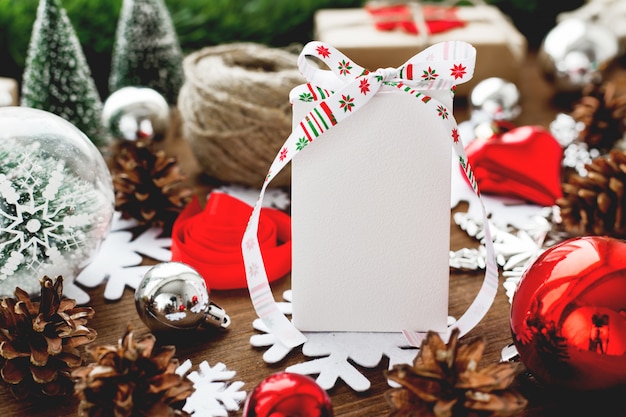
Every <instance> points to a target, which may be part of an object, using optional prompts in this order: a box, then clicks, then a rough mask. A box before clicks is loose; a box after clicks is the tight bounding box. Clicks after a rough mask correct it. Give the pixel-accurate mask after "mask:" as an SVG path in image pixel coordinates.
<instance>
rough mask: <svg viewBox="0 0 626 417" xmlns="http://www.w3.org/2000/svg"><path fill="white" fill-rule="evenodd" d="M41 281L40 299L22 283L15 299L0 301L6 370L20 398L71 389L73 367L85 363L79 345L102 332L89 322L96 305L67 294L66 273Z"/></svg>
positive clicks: (0, 352)
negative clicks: (78, 303) (81, 302)
mask: <svg viewBox="0 0 626 417" xmlns="http://www.w3.org/2000/svg"><path fill="white" fill-rule="evenodd" d="M40 282H41V299H40V300H39V301H32V300H31V299H30V297H29V295H28V294H27V293H26V292H25V291H23V290H22V289H20V288H16V290H15V298H11V297H4V298H3V299H2V300H1V301H0V340H2V342H1V343H0V356H1V357H2V362H3V364H2V370H1V372H0V374H1V375H2V379H3V380H4V382H6V383H8V384H9V387H10V389H11V392H12V393H13V395H14V396H15V397H17V398H19V399H24V398H26V397H28V396H30V395H38V394H45V395H50V396H56V395H66V394H70V393H71V392H72V391H73V381H72V378H71V376H70V370H71V368H76V367H78V366H80V365H82V356H81V353H80V351H79V350H78V349H77V348H78V347H79V346H82V345H84V344H86V343H89V342H91V341H93V340H94V339H95V338H96V331H95V330H93V329H90V328H88V327H86V326H85V325H86V323H87V320H88V319H90V318H92V317H93V315H94V310H93V309H92V308H91V307H76V301H75V300H71V299H67V298H62V295H63V277H61V276H58V277H57V279H56V281H53V280H52V279H51V278H50V277H47V276H44V277H43V278H42V279H41V280H40Z"/></svg>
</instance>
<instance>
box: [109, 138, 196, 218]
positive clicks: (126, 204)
mask: <svg viewBox="0 0 626 417" xmlns="http://www.w3.org/2000/svg"><path fill="white" fill-rule="evenodd" d="M111 174H112V177H113V187H114V189H115V208H116V210H119V211H120V212H121V213H122V217H123V218H126V219H129V218H133V219H136V220H138V221H139V223H140V224H141V225H150V226H157V227H164V228H166V229H168V230H169V229H171V226H172V224H173V223H174V220H175V219H176V217H177V216H178V214H179V213H180V212H181V210H182V209H183V208H184V207H185V205H186V204H187V203H188V202H189V200H190V199H191V196H192V194H193V190H192V189H191V187H189V186H188V185H186V184H185V180H186V178H185V175H183V173H182V172H181V169H180V166H179V165H178V162H177V160H176V158H174V157H168V156H166V154H165V151H163V150H157V151H155V150H154V149H153V144H152V142H150V141H143V140H135V141H122V142H120V144H119V146H118V147H117V149H115V150H114V151H113V156H112V161H111Z"/></svg>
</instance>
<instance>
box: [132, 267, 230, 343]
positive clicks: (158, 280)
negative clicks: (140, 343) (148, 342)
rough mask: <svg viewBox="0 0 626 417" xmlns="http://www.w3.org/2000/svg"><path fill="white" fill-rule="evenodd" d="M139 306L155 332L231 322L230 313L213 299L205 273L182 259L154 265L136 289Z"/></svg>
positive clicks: (138, 309) (142, 315) (222, 325)
mask: <svg viewBox="0 0 626 417" xmlns="http://www.w3.org/2000/svg"><path fill="white" fill-rule="evenodd" d="M135 307H136V308H137V313H139V317H140V318H141V320H142V321H143V322H144V323H145V324H146V326H148V327H149V328H150V329H151V330H153V331H172V330H194V329H197V328H199V327H221V328H226V327H228V326H229V325H230V318H229V317H228V315H227V314H226V312H225V311H224V310H223V309H221V308H220V307H219V306H217V305H216V304H214V303H212V302H211V301H210V299H209V291H208V289H207V286H206V283H205V282H204V279H203V278H202V276H200V274H199V273H198V272H197V271H196V270H195V269H193V268H191V267H190V266H188V265H185V264H183V263H180V262H163V263H160V264H157V265H155V266H153V267H152V268H150V269H149V270H148V271H147V272H146V274H145V275H144V277H143V279H142V281H141V282H140V283H139V285H138V286H137V289H136V290H135Z"/></svg>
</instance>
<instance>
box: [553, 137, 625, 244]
mask: <svg viewBox="0 0 626 417" xmlns="http://www.w3.org/2000/svg"><path fill="white" fill-rule="evenodd" d="M585 169H586V170H587V175H586V176H581V175H572V176H571V177H570V178H569V180H568V182H567V183H565V184H563V197H562V198H560V199H558V200H557V202H556V204H557V205H558V206H559V209H560V212H561V225H562V227H563V228H564V229H565V231H566V232H567V233H569V234H571V235H585V234H594V235H608V236H613V237H621V238H623V237H626V218H624V213H623V207H624V205H625V204H626V200H625V194H624V184H625V183H626V151H621V150H618V149H613V150H612V151H611V152H609V154H608V155H604V156H600V157H597V158H594V159H593V160H592V161H591V163H589V164H585Z"/></svg>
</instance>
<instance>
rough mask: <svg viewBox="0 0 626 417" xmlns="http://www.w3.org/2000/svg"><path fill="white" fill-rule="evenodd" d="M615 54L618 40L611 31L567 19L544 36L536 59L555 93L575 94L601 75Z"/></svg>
mask: <svg viewBox="0 0 626 417" xmlns="http://www.w3.org/2000/svg"><path fill="white" fill-rule="evenodd" d="M618 53H619V44H618V40H617V37H616V36H615V34H614V33H613V32H612V31H611V30H609V29H608V28H606V27H604V26H603V25H600V24H598V23H595V22H590V21H583V20H579V19H567V20H564V21H562V22H560V23H559V24H557V25H556V26H555V27H554V28H553V29H552V30H551V31H550V32H548V34H547V35H546V36H545V38H544V40H543V42H542V44H541V47H540V49H539V54H538V60H539V64H540V66H541V69H542V71H543V72H544V75H545V76H546V77H547V78H548V79H549V80H550V81H552V82H553V85H554V88H555V89H556V90H557V91H561V92H577V91H580V90H581V89H582V87H584V86H585V85H587V84H588V83H589V82H591V81H592V80H593V79H594V77H599V76H601V71H602V70H603V69H604V68H606V66H607V65H608V64H609V63H610V62H611V61H612V60H614V59H615V58H616V57H617V55H618Z"/></svg>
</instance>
